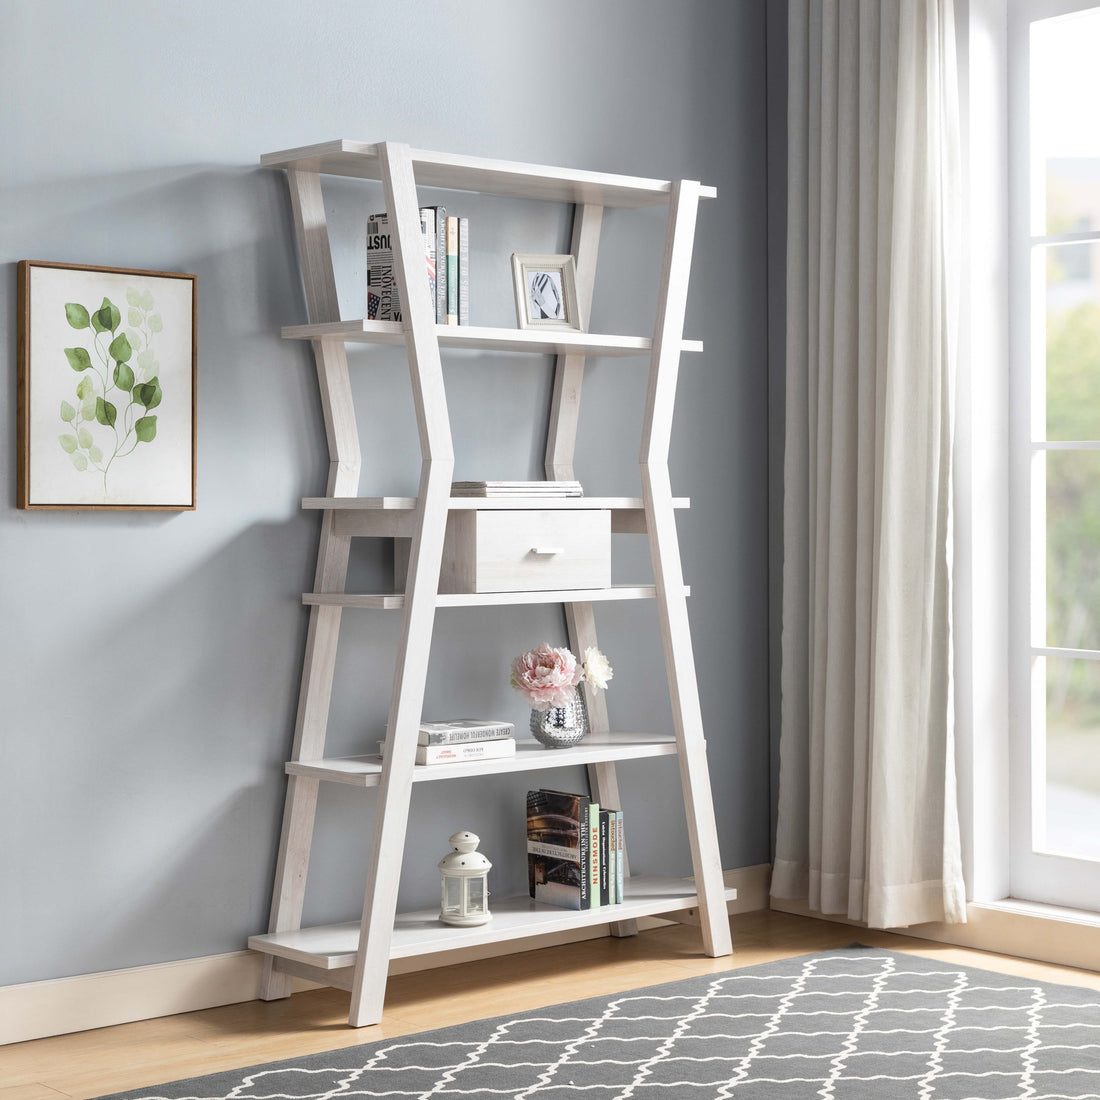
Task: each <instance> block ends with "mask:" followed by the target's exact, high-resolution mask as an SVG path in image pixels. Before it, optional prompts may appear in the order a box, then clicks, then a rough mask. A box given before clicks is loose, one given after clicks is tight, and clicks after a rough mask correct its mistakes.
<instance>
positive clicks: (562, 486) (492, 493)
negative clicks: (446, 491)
mask: <svg viewBox="0 0 1100 1100" xmlns="http://www.w3.org/2000/svg"><path fill="white" fill-rule="evenodd" d="M451 496H453V497H583V496H584V489H583V488H582V487H581V483H580V482H579V481H452V482H451Z"/></svg>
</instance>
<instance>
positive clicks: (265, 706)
mask: <svg viewBox="0 0 1100 1100" xmlns="http://www.w3.org/2000/svg"><path fill="white" fill-rule="evenodd" d="M547 10H549V11H551V12H552V13H553V15H552V16H551V17H550V18H549V19H548V18H547V15H546V12H547ZM0 15H2V17H3V25H4V27H5V31H4V34H3V36H2V37H0V82H2V86H3V102H4V103H5V105H6V107H5V110H4V112H3V115H2V116H0V127H2V130H0V148H3V150H4V159H3V163H2V165H0V173H2V176H0V179H2V181H3V186H4V195H3V198H4V201H3V203H0V242H2V248H3V255H2V256H0V261H2V262H0V278H2V280H3V282H2V286H0V332H2V334H3V340H4V346H5V347H6V348H7V349H8V355H7V356H6V358H5V376H4V380H3V384H2V385H0V395H2V396H0V402H2V403H3V410H4V421H3V423H4V426H5V429H6V431H7V436H8V440H9V443H8V445H7V446H6V447H4V448H3V451H2V455H0V483H2V484H3V485H5V486H6V487H7V489H6V492H5V495H4V498H3V507H2V511H0V553H2V556H3V569H2V570H0V623H2V624H3V631H2V634H0V678H2V679H0V691H2V698H3V711H2V716H0V723H2V726H0V740H2V749H3V761H4V771H5V782H4V785H3V794H2V796H0V840H2V843H0V884H2V885H0V890H2V896H0V927H2V928H3V933H4V935H3V942H4V943H5V944H6V945H8V947H7V949H6V950H5V951H4V953H3V956H2V957H0V984H7V983H15V982H25V981H33V980H37V979H45V978H53V977H60V976H64V975H70V974H76V973H81V972H89V971H98V970H107V969H113V968H117V967H125V966H134V965H139V964H144V963H151V962H156V961H162V960H169V959H179V958H186V957H190V956H197V955H205V954H210V953H214V952H222V951H231V950H235V949H238V948H240V947H242V946H243V945H244V941H245V938H246V937H247V936H248V935H249V934H250V933H252V932H255V931H259V930H262V929H263V928H264V927H265V925H266V920H267V908H268V901H269V893H270V888H271V879H272V872H273V867H274V859H275V849H276V838H277V834H278V828H279V821H280V816H281V812H282V801H283V792H284V779H283V776H282V762H283V760H284V758H285V757H286V755H287V752H288V750H289V746H290V740H291V734H292V729H293V717H294V708H295V699H296V693H297V684H298V678H299V673H300V662H301V657H302V650H303V645H304V638H305V625H306V614H305V612H304V611H303V610H302V608H301V606H300V604H299V601H298V594H299V593H300V592H301V591H303V590H304V589H306V588H308V587H309V586H310V583H311V577H312V572H313V564H314V554H315V548H316V536H317V523H316V520H315V518H313V517H310V516H306V515H303V514H302V513H301V512H300V510H299V508H298V500H299V498H300V497H301V496H303V495H310V494H316V493H320V492H323V487H324V475H325V469H326V458H325V454H324V442H323V432H322V422H321V410H320V404H319V401H318V397H317V393H316V384H315V380H314V376H313V368H312V363H311V360H310V356H309V353H308V349H306V348H305V347H303V346H301V345H299V344H294V343H289V342H287V343H284V342H281V341H280V340H279V339H278V338H277V336H276V334H277V331H278V326H279V325H280V324H283V323H287V322H294V321H301V320H304V319H305V311H304V305H303V300H302V293H301V288H300V282H299V278H298V274H297V267H296V259H295V253H294V246H293V241H292V237H291V230H290V215H289V203H288V198H287V192H286V184H285V181H284V179H283V178H282V176H281V175H280V174H279V173H275V172H268V171H261V170H260V169H259V168H257V167H256V164H257V160H258V157H259V155H260V153H262V152H264V151H267V150H274V149H282V148H287V147H291V146H295V145H301V144H306V143H310V142H314V141H321V140H326V139H330V138H334V137H341V136H346V137H352V138H358V139H363V140H376V139H393V140H402V141H408V142H409V143H411V144H413V145H419V146H422V147H426V148H439V149H448V150H455V151H461V152H466V153H472V154H482V155H486V156H498V157H506V158H510V159H515V160H531V161H538V162H543V163H549V164H564V165H576V166H581V167H589V168H597V169H605V170H609V171H617V172H625V173H636V174H641V175H648V176H666V177H671V176H684V177H693V178H701V179H703V180H705V181H706V182H708V183H712V184H716V185H717V186H718V189H719V193H720V197H719V199H718V201H717V202H709V203H707V204H705V206H704V208H703V209H702V212H701V216H700V220H699V229H698V236H697V252H696V261H695V267H694V278H693V283H692V296H691V302H690V307H689V310H688V325H687V328H688V332H689V335H691V336H697V337H701V338H702V339H703V340H704V341H705V342H706V352H705V354H704V355H702V356H699V357H693V358H691V359H690V360H685V363H684V369H683V372H682V379H681V384H680V392H679V405H678V422H677V426H676V429H675V433H674V438H673V455H672V468H673V484H674V488H675V489H676V491H678V492H680V493H686V494H690V495H691V497H692V498H693V504H694V507H693V509H692V511H691V512H690V513H687V514H685V515H683V516H682V517H681V519H680V531H681V536H682V542H683V556H684V563H685V572H686V575H687V578H688V580H689V582H690V583H691V584H692V585H693V586H694V591H695V597H694V598H693V600H692V602H691V607H692V615H693V633H694V638H695V645H696V653H697V663H698V669H699V679H700V684H701V689H702V698H703V711H704V717H705V718H706V720H707V724H708V745H709V751H710V762H711V770H712V778H713V783H714V791H715V797H716V803H717V814H718V826H719V831H720V837H721V845H722V859H723V864H724V866H726V867H736V866H741V865H746V864H752V863H758V862H762V861H764V860H766V859H767V858H768V855H769V806H768V803H769V797H768V791H769V783H768V772H769V765H768V751H769V750H768V723H769V714H768V710H769V707H768V647H769V637H768V634H769V620H768V583H767V577H768V574H767V546H768V540H767V530H768V507H767V462H768V450H767V374H766V318H767V293H766V271H767V255H766V229H767V225H766V212H767V204H766V195H765V188H766V164H765V152H766V150H765V77H766V73H765V5H764V3H763V0H760V2H756V0H739V2H737V3H727V4H716V3H712V2H709V0H698V2H694V0H692V2H684V0H681V2H679V3H676V4H671V3H665V2H661V0H630V2H627V0H604V2H602V3H599V4H593V3H591V2H589V0H559V3H558V4H556V5H551V6H550V8H549V9H547V8H546V7H545V6H540V7H536V6H535V5H526V4H514V3H511V2H508V0H482V2H480V3H477V4H462V5H459V4H453V3H444V2H442V0H441V2H438V3H437V2H432V3H428V2H420V3H416V4H396V5H395V4H379V3H374V2H364V0H354V2H352V0H329V2H326V3H321V4H316V5H312V6H304V5H302V4H301V2H300V0H294V2H288V0H276V2H273V0H263V2H262V3H261V2H258V0H237V2H234V3H230V4H226V3H224V0H219V2H217V3H214V2H212V0H189V2H188V3H186V4H178V3H168V2H166V0H154V2H152V3H150V2H149V0H133V2H131V0H112V2H111V3H109V4H108V5H106V6H104V5H93V4H91V3H81V2H79V0H68V2H62V0H37V2H35V3H33V4H32V3H27V2H26V0H4V2H2V3H0ZM578 28H583V33H581V34H578ZM540 73H541V74H544V76H545V80H544V82H543V83H541V84H538V85H536V84H535V83H534V81H533V79H532V77H533V76H534V75H535V74H540ZM326 186H327V190H326V195H327V201H328V205H329V207H330V211H331V224H332V229H333V237H334V240H335V242H336V246H335V257H334V258H335V266H336V271H337V278H338V280H339V281H340V284H341V298H342V308H343V311H344V315H345V316H348V317H357V316H361V315H362V312H363V296H364V292H363V279H364V258H365V257H364V252H363V240H362V239H363V231H364V220H365V216H366V214H367V213H368V212H370V211H373V210H379V209H382V206H381V196H380V191H379V189H378V187H376V186H374V185H370V184H366V185H364V184H355V185H353V184H352V183H351V182H350V181H333V182H332V183H331V185H326ZM424 197H425V198H426V199H435V200H437V201H440V200H441V201H445V202H447V203H448V205H449V206H450V207H451V208H452V209H457V210H459V211H461V212H462V213H466V214H468V215H469V216H470V217H471V221H472V232H473V254H472V258H471V283H472V288H473V318H474V321H475V323H485V324H505V325H506V324H511V323H513V322H512V297H511V281H510V274H509V265H508V256H509V254H510V253H511V252H512V251H513V250H517V249H518V250H521V251H543V250H545V251H563V250H564V249H565V248H566V247H567V244H568V238H569V224H570V220H569V218H570V216H569V212H568V210H566V209H565V208H563V207H557V206H552V205H536V204H526V203H521V202H509V201H504V200H489V199H482V198H478V197H475V196H464V195H455V194H448V195H431V194H430V193H425V196H424ZM662 230H663V219H662V218H661V216H660V214H659V213H658V212H654V211H648V212H638V213H627V212H612V213H609V215H608V217H607V219H606V227H605V238H604V240H605V243H604V247H603V251H602V253H601V258H600V269H599V278H598V284H597V288H596V305H595V307H594V311H593V318H592V322H593V327H594V328H596V329H602V330H605V331H626V332H631V331H633V332H646V331H649V329H650V327H651V325H652V307H653V304H654V301H655V295H656V281H657V268H658V265H659V260H660V249H661V241H660V237H661V233H662ZM25 258H27V259H43V260H64V261H70V262H79V263H89V264H105V265H114V266H124V267H138V268H153V269H164V270H177V271H189V272H195V273H196V274H197V275H198V288H199V401H198V417H199V439H198V463H199V508H198V510H197V511H196V512H193V513H183V514H179V515H158V514H139V513H132V514H125V513H121V514H82V513H64V512H61V513H28V512H19V511H17V510H16V509H15V499H14V497H15V493H14V481H15V470H14V459H15V409H14V392H15V362H14V357H15V262H16V261H17V260H19V259H25ZM448 363H449V366H448V371H447V379H448V387H449V390H448V398H449V401H450V407H451V413H452V419H453V421H454V430H455V444H456V450H457V454H458V463H457V468H456V475H457V476H458V477H460V478H474V477H482V476H491V477H529V476H530V477H534V476H539V472H540V458H541V453H542V449H543V446H544V437H545V420H546V415H547V410H548V405H549V396H550V381H551V363H550V361H549V360H547V359H537V358H531V357H521V356H515V357H513V356H509V355H495V356H474V355H469V356H465V355H454V356H452V357H450V359H449V360H448ZM353 369H354V378H355V392H356V397H357V400H358V408H359V413H360V416H361V421H362V434H363V447H364V473H363V481H362V491H363V492H364V493H367V494H375V493H391V494H411V493H413V492H414V491H415V489H414V487H415V483H416V475H417V470H418V454H417V451H416V447H415V433H414V422H413V415H412V409H411V401H410V395H409V386H408V380H407V373H406V369H405V367H404V364H403V361H402V357H401V355H399V354H398V353H396V351H393V350H371V351H365V352H364V351H359V352H356V353H354V355H353ZM644 372H645V362H644V360H622V361H606V362H603V363H598V364H596V365H594V366H593V368H592V370H591V371H590V374H589V377H588V378H587V379H586V382H585V398H586V405H585V409H584V413H583V416H582V423H581V441H580V445H579V450H578V472H579V475H580V477H581V478H582V479H583V480H584V482H585V484H586V487H587V488H588V490H589V491H590V492H597V493H599V492H617V493H622V492H630V491H636V490H637V488H638V474H637V465H636V461H637V460H636V454H637V446H638V432H639V427H640V421H641V413H642V397H643V384H644ZM615 549H616V554H617V555H618V560H617V563H616V574H617V577H618V578H619V579H625V578H637V577H642V576H647V575H648V562H647V557H646V552H645V544H644V540H642V539H638V538H637V537H623V536H620V537H617V542H616V548H615ZM388 569H389V563H388V559H387V557H386V555H385V554H384V552H383V550H382V549H381V548H380V547H377V546H371V545H369V544H367V543H366V542H365V541H364V542H363V545H361V546H357V548H356V551H355V560H354V562H353V567H352V578H351V583H352V585H354V586H356V587H361V588H363V589H367V590H370V589H371V588H372V587H373V586H375V585H379V584H383V583H385V582H386V581H387V580H388ZM600 625H601V630H602V635H601V639H602V644H603V648H604V649H605V650H606V652H607V653H608V654H609V656H610V658H611V660H612V662H613V663H614V664H615V666H616V677H615V681H614V683H613V685H612V690H611V694H610V697H609V703H610V709H611V714H612V720H613V722H614V723H615V724H616V725H618V726H619V727H620V728H628V729H629V728H643V729H644V728H654V727H656V728H667V725H668V715H669V708H668V702H667V695H666V692H665V690H664V687H663V680H662V677H663V673H662V671H661V664H660V645H659V639H658V636H657V628H656V614H655V609H654V607H653V605H652V604H650V603H647V602H642V603H637V604H624V605H621V606H615V605H610V606H608V607H607V608H606V609H601V611H600ZM399 627H400V623H399V619H398V617H396V616H395V615H393V614H382V613H371V612H362V613H348V614H347V615H346V616H345V627H344V633H343V636H342V649H341V655H340V661H339V668H338V671H337V683H336V691H335V698H334V702H333V708H332V723H331V733H330V740H329V747H330V752H332V753H350V752H355V751H364V750H370V749H372V748H373V745H374V741H375V740H376V739H377V737H378V736H379V734H380V732H381V730H382V728H383V724H384V719H385V713H386V709H387V702H388V700H387V695H388V690H389V684H390V680H391V676H392V670H393V649H394V643H395V641H396V638H397V635H398V631H399ZM543 639H548V640H550V641H552V642H556V643H561V642H563V641H564V628H563V623H562V619H561V615H560V611H559V610H558V609H555V608H504V609H468V610H462V611H450V612H443V613H442V614H441V615H440V618H439V629H438V630H437V634H436V640H435V644H434V647H433V650H432V670H431V676H430V682H429V685H428V692H427V703H426V711H427V712H429V713H430V714H432V715H447V714H452V715H453V714H464V713H482V714H489V715H493V716H505V717H508V718H511V719H513V720H514V721H516V722H517V723H522V722H523V721H524V720H525V718H526V712H525V710H524V708H523V706H522V704H521V701H520V700H519V699H518V697H517V696H515V694H514V693H513V692H511V691H510V689H509V688H508V686H507V676H506V669H507V663H508V660H509V658H510V657H511V656H512V655H513V654H515V653H517V652H519V651H520V650H522V649H524V648H527V647H528V646H530V645H532V644H534V643H536V642H538V641H540V640H543ZM622 770H623V776H622V779H623V787H624V792H625V793H624V796H623V797H624V809H625V811H626V814H627V821H628V830H629V833H628V835H629V839H630V842H631V858H632V863H633V865H634V867H635V868H636V869H637V870H638V871H640V872H646V871H650V872H662V873H676V872H686V871H687V870H688V869H689V860H688V854H687V843H686V831H685V826H684V821H683V815H682V814H681V813H680V811H679V809H678V800H679V784H678V779H677V775H676V770H675V766H674V764H673V763H672V762H671V761H667V760H661V761H655V762H637V763H635V764H633V765H630V766H626V767H624V768H623V769H622ZM551 778H552V781H553V783H554V785H556V786H562V787H573V788H574V789H580V784H582V783H583V782H584V776H583V774H582V773H581V772H580V771H579V770H578V771H577V772H575V773H555V774H554V775H553V776H552V777H551V776H550V775H546V776H542V777H536V776H526V777H524V776H518V777H508V776H497V777H486V778H484V779H482V780H464V781H456V782H454V783H450V784H447V785H446V786H441V785H438V784H432V785H430V786H428V787H420V788H419V789H418V790H417V791H416V793H415V797H414V800H413V820H412V823H411V829H410V838H409V842H408V845H407V850H406V870H405V872H404V875H403V879H402V887H401V900H402V904H403V905H404V906H416V905H425V904H431V903H432V901H433V900H434V898H435V896H436V891H437V873H436V871H435V861H436V860H437V859H438V858H439V856H440V855H441V854H442V853H443V851H444V850H445V848H446V838H447V836H448V834H449V833H450V832H452V831H453V830H454V829H455V828H458V827H468V828H472V829H474V830H476V831H477V832H478V833H479V834H481V836H482V837H483V838H484V848H485V850H486V851H487V852H488V854H489V855H490V857H491V858H492V859H493V861H494V864H495V869H494V872H493V876H492V883H491V885H492V888H493V890H494V891H496V892H498V893H508V892H517V891H520V890H522V889H524V888H525V869H524V857H523V825H522V805H523V796H524V793H525V791H526V789H527V787H528V785H529V784H530V783H535V782H537V781H538V780H539V779H541V780H542V782H547V781H549V780H551ZM373 809H374V796H373V794H372V793H367V794H364V793H363V792H355V791H353V790H350V789H345V788H336V789H332V790H325V791H324V792H323V794H322V802H321V810H320V814H319V820H318V835H317V842H316V845H315V853H316V857H315V861H314V865H313V870H312V872H311V875H310V884H309V885H310V891H309V899H308V902H307V907H306V909H307V911H306V918H307V920H309V921H324V920H329V919H348V918H350V917H352V916H354V915H357V912H358V908H359V905H360V903H361V893H362V889H363V882H364V877H365V868H364V855H365V852H366V851H367V850H368V845H369V833H370V830H371V827H372V814H373ZM13 945H18V946H17V947H13Z"/></svg>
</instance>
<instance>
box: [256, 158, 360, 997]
mask: <svg viewBox="0 0 1100 1100" xmlns="http://www.w3.org/2000/svg"><path fill="white" fill-rule="evenodd" d="M287 175H288V182H289V184H290V194H291V204H292V207H293V210H294V226H295V230H296V234H297V238H298V247H299V252H300V255H301V262H302V272H303V278H304V283H305V292H306V308H307V311H308V313H309V317H310V320H311V321H312V320H313V319H314V317H316V318H318V319H325V320H332V319H339V307H338V305H337V301H336V282H335V280H334V278H333V274H332V258H331V254H330V253H329V245H328V229H327V226H326V221H325V207H324V203H323V201H322V198H321V178H320V176H319V175H317V173H309V172H298V171H291V172H289V173H288V174H287ZM313 353H314V358H315V360H316V363H317V381H318V384H319V387H320V391H321V406H322V409H323V411H324V418H325V434H326V437H327V439H328V449H329V476H328V486H327V492H328V495H329V496H337V495H338V496H351V495H354V494H355V493H356V491H357V490H358V487H359V466H360V455H359V432H358V429H357V427H356V423H355V410H354V406H353V404H352V396H351V381H350V378H349V376H348V363H347V356H346V354H345V351H344V346H343V344H338V343H333V342H330V341H321V340H317V341H314V344H313ZM349 548H350V539H349V538H347V537H346V536H340V535H337V534H336V532H335V530H334V528H333V515H332V513H331V512H329V513H327V514H326V515H325V516H324V517H323V519H322V521H321V537H320V542H319V545H318V550H317V571H316V576H315V578H314V588H315V589H316V590H317V591H320V592H342V591H343V590H344V582H345V580H346V577H347V568H348V551H349ZM340 611H341V608H339V607H313V608H311V609H310V616H309V630H308V633H307V635H306V650H305V658H304V661H303V665H302V685H301V689H300V692H299V696H298V717H297V720H296V723H295V731H294V746H293V749H292V750H291V759H293V760H314V759H318V758H319V757H322V756H324V747H325V731H326V728H327V725H328V713H329V702H330V699H331V697H332V678H333V672H334V670H335V667H336V643H337V639H338V637H339V633H340ZM317 788H318V783H317V780H315V779H308V778H305V777H302V776H290V777H289V778H288V781H287V792H286V804H285V809H284V812H283V827H282V833H281V835H280V839H279V855H278V859H277V862H276V865H275V889H274V894H273V897H272V901H271V918H270V922H269V925H268V931H270V932H286V931H290V930H294V929H297V928H300V927H301V922H302V906H303V904H304V902H305V887H306V873H307V870H308V867H309V853H310V848H311V846H312V840H313V822H314V817H315V814H316V809H317ZM290 991H291V977H290V975H289V974H287V973H284V972H281V971H278V970H276V969H275V962H274V959H273V957H272V956H270V955H268V956H267V957H266V958H265V960H264V972H263V977H262V979H261V982H260V996H261V997H262V998H263V999H264V1000H275V999H278V998H280V997H288V996H289V995H290Z"/></svg>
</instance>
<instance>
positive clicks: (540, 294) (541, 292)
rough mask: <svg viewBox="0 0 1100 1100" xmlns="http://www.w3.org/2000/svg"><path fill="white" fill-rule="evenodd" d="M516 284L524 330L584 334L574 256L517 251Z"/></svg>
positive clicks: (519, 320)
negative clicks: (550, 329) (568, 331)
mask: <svg viewBox="0 0 1100 1100" xmlns="http://www.w3.org/2000/svg"><path fill="white" fill-rule="evenodd" d="M512 285H513V288H514V290H515V294H516V322H517V323H518V325H519V327H520V328H571V329H575V330H576V331H577V332H583V331H584V323H583V321H582V319H581V311H580V305H579V303H578V301H577V261H576V260H575V259H574V257H573V256H572V255H569V254H565V255H546V254H541V255H540V254H523V253H518V252H513V253H512Z"/></svg>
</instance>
